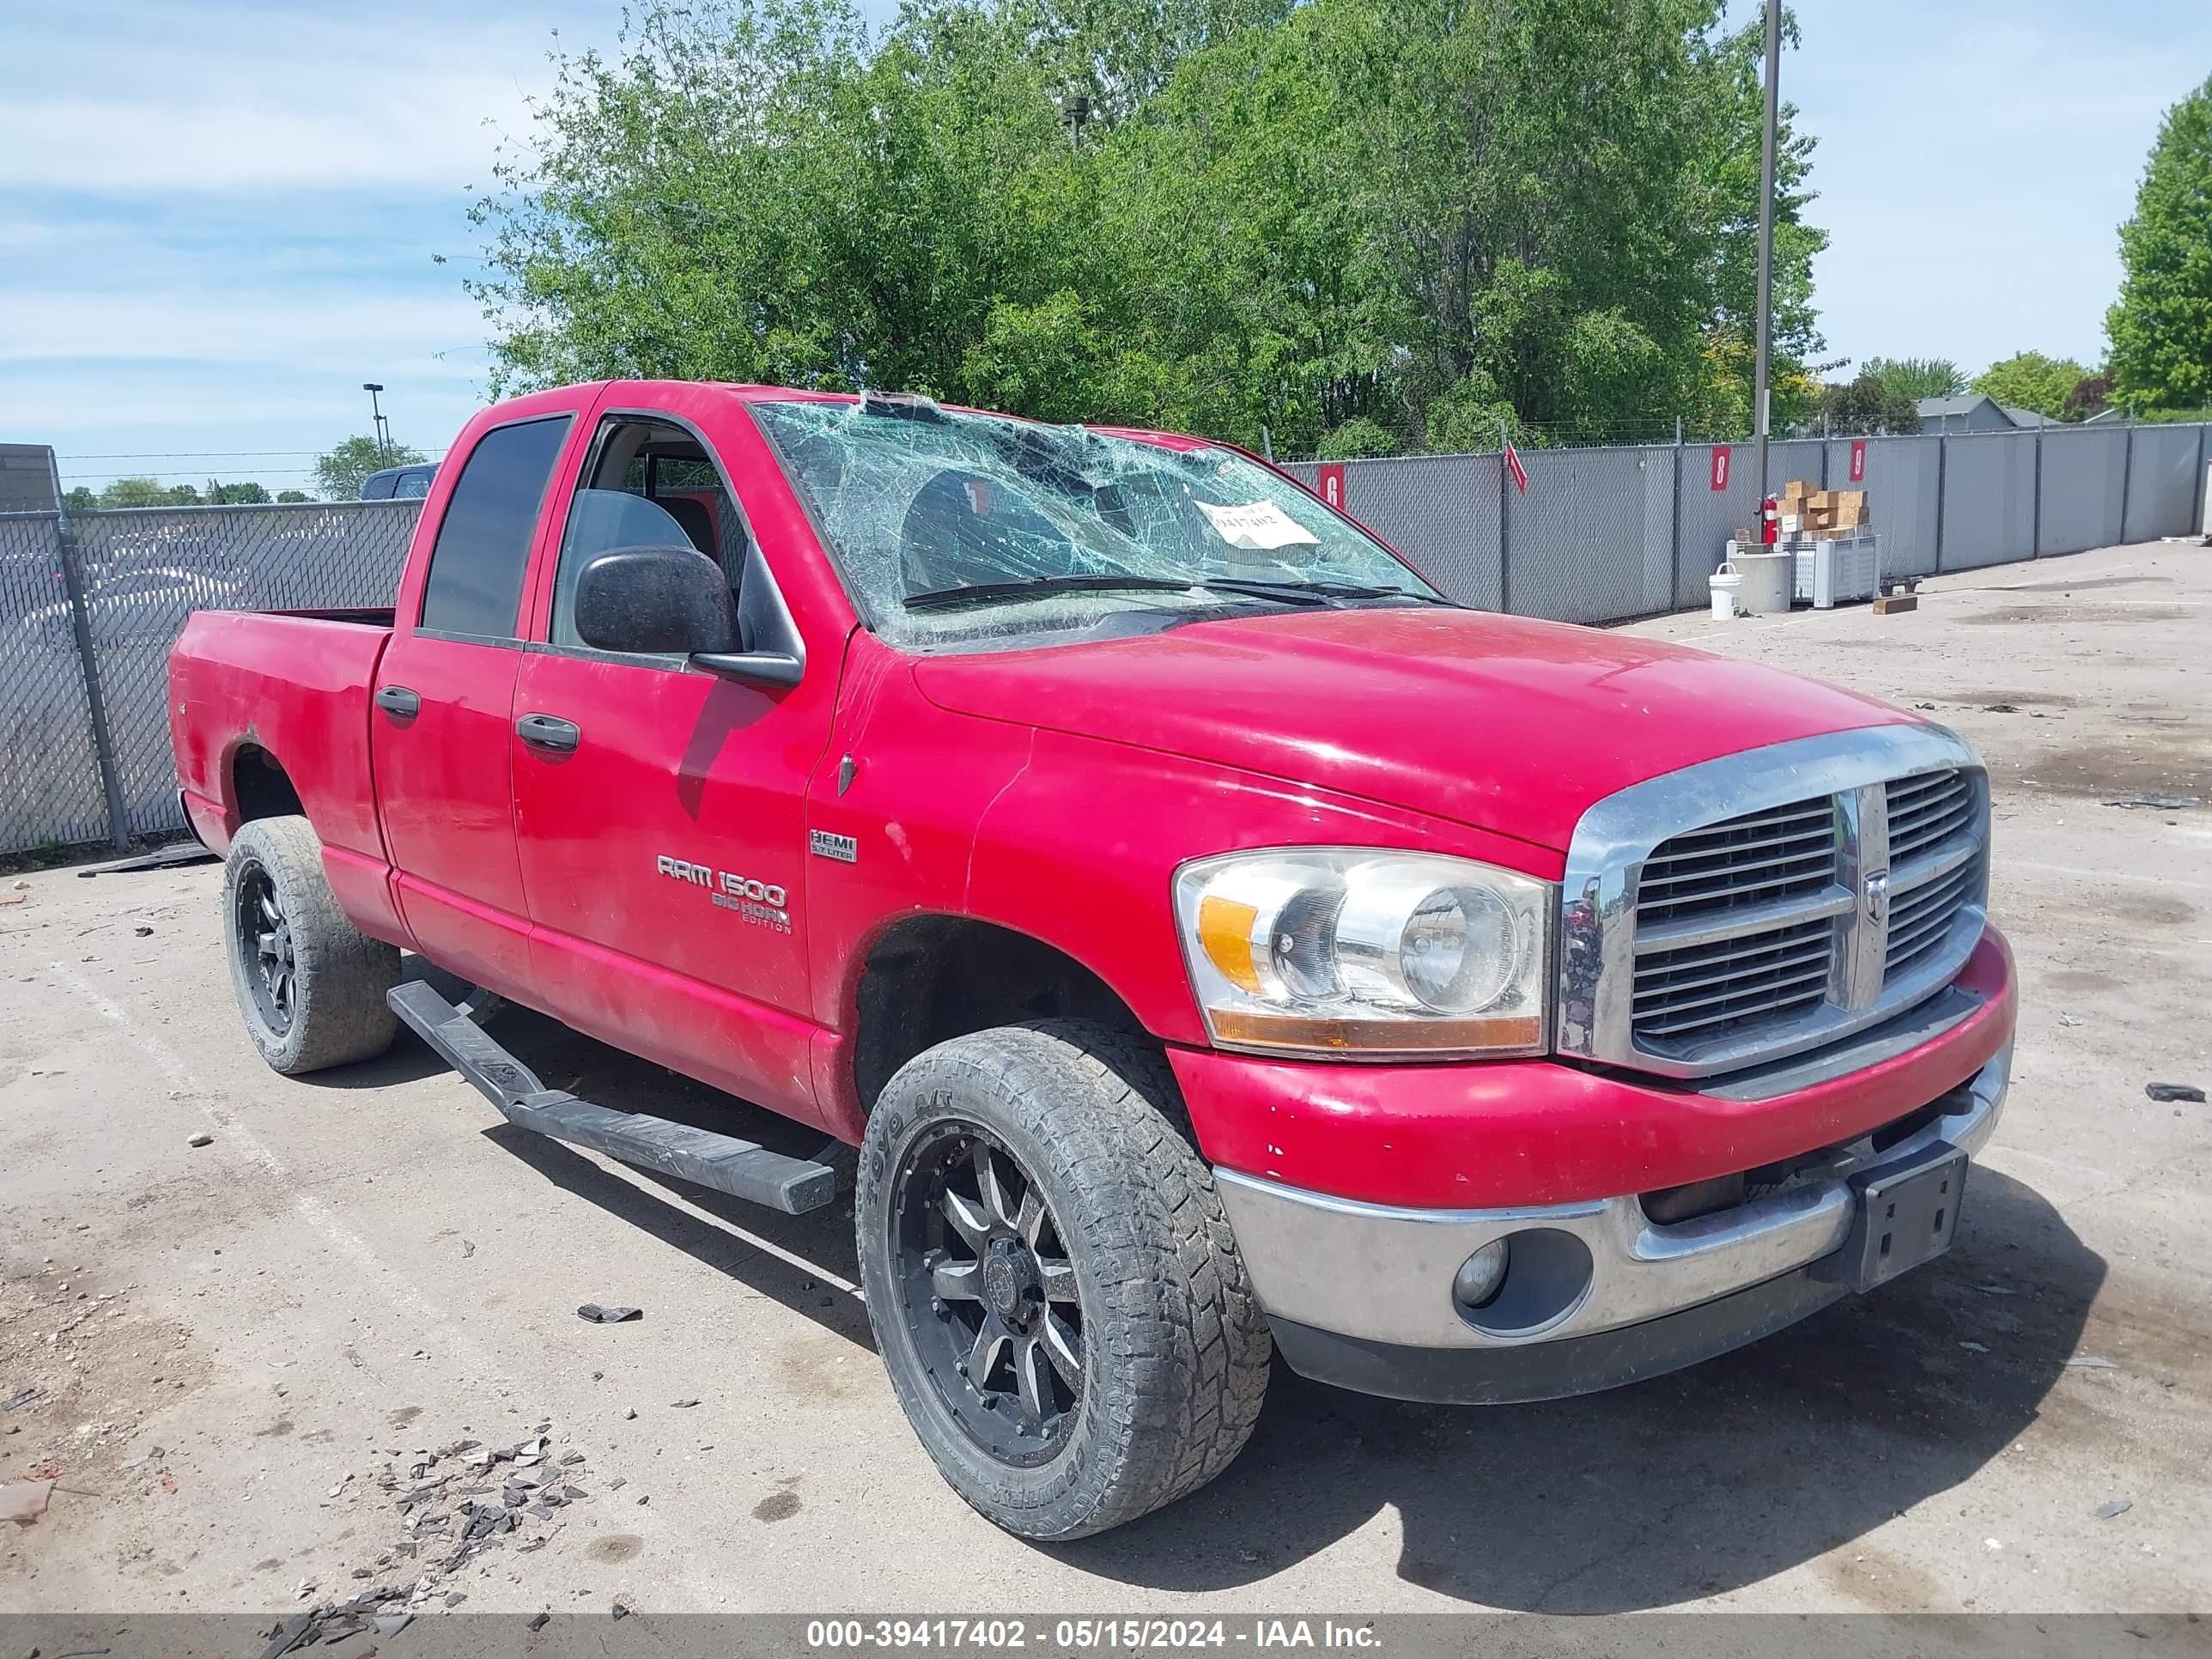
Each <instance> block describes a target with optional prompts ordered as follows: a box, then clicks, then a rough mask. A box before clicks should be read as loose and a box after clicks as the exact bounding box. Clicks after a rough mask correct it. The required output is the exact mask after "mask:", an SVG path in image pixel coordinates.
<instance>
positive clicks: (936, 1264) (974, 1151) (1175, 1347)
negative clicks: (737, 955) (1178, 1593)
mask: <svg viewBox="0 0 2212 1659" xmlns="http://www.w3.org/2000/svg"><path fill="white" fill-rule="evenodd" d="M854 1211H855V1217H856V1220H857V1223H858V1228H859V1246H860V1273H861V1278H862V1280H863V1282H864V1284H865V1285H866V1291H867V1299H868V1314H869V1318H870V1320H871V1321H872V1323H873V1324H874V1327H875V1331H876V1339H877V1346H878V1348H879V1349H880V1350H881V1351H882V1353H883V1356H884V1365H885V1367H886V1369H887V1370H889V1371H890V1377H891V1383H892V1386H893V1388H894V1389H895V1390H896V1393H897V1395H898V1399H899V1403H900V1405H901V1407H903V1409H904V1410H905V1412H906V1414H907V1419H908V1421H909V1422H910V1423H911V1424H912V1425H914V1429H915V1433H916V1434H917V1435H919V1436H920V1437H921V1442H922V1444H923V1446H924V1448H925V1449H927V1451H928V1452H929V1455H930V1456H931V1457H932V1458H933V1460H935V1462H936V1463H937V1466H938V1468H939V1470H940V1471H941V1472H942V1473H943V1474H944V1475H945V1479H946V1480H948V1481H950V1482H951V1485H952V1486H953V1488H954V1490H955V1491H957V1492H959V1494H960V1495H961V1496H962V1497H963V1498H966V1499H967V1500H968V1502H969V1504H973V1505H974V1506H975V1508H976V1509H977V1510H981V1512H982V1513H983V1514H984V1515H985V1516H987V1517H988V1518H989V1519H991V1520H992V1521H994V1522H996V1523H997V1524H999V1525H1000V1526H1001V1527H1004V1528H1006V1529H1007V1530H1008V1531H1009V1532H1012V1533H1016V1534H1020V1535H1021V1536H1023V1537H1026V1538H1036V1539H1042V1540H1049V1539H1065V1538H1079V1537H1082V1536H1084V1535H1085V1534H1091V1533H1097V1532H1103V1531H1104V1530H1106V1529H1107V1528H1109V1527H1115V1526H1119V1525H1121V1524H1122V1523H1123V1522H1127V1521H1132V1520H1134V1519H1135V1518H1137V1517H1138V1516H1141V1515H1144V1514H1146V1512H1148V1511H1150V1510H1154V1509H1158V1507H1160V1506H1161V1505H1162V1504H1169V1503H1172V1502H1174V1501H1175V1500H1176V1498H1181V1497H1182V1496H1184V1495H1185V1494H1186V1493H1188V1492H1193V1491H1195V1490H1196V1489H1197V1488H1198V1487H1199V1486H1203V1485H1204V1484H1205V1483H1206V1481H1208V1480H1212V1478H1213V1477H1214V1476H1215V1475H1217V1474H1219V1473H1220V1472H1221V1471H1222V1470H1223V1469H1225V1468H1227V1467H1228V1466H1229V1464H1230V1462H1231V1460H1233V1459H1234V1458H1235V1457H1236V1455H1237V1452H1238V1451H1239V1450H1241V1449H1243V1444H1244V1442H1245V1440H1246V1438H1247V1437H1249V1435H1250V1433H1251V1431H1252V1425H1253V1424H1254V1422H1255V1420H1256V1419H1257V1418H1258V1416H1259V1412H1260V1405H1261V1399H1262V1397H1263V1395H1264V1394H1265V1392H1266V1389H1267V1371H1268V1365H1269V1356H1270V1352H1271V1344H1270V1341H1269V1339H1268V1335H1267V1322H1266V1320H1265V1318H1264V1317H1263V1316H1261V1313H1260V1310H1259V1308H1258V1306H1257V1304H1255V1302H1254V1300H1253V1298H1252V1295H1251V1291H1250V1287H1249V1285H1248V1284H1247V1282H1246V1280H1245V1277H1244V1268H1243V1261H1242V1259H1241V1258H1240V1257H1239V1256H1238V1255H1237V1244H1236V1240H1235V1238H1234V1237H1233V1236H1232V1235H1231V1232H1230V1230H1229V1225H1228V1222H1227V1220H1226V1219H1225V1218H1224V1216H1223V1214H1222V1212H1221V1206H1220V1202H1219V1200H1218V1197H1217V1196H1216V1194H1215V1192H1214V1188H1213V1179H1212V1171H1211V1170H1208V1169H1207V1167H1206V1163H1205V1161H1204V1160H1203V1159H1202V1158H1200V1157H1199V1155H1198V1153H1197V1152H1196V1150H1195V1149H1194V1147H1193V1146H1191V1144H1190V1142H1189V1140H1188V1139H1187V1138H1186V1137H1185V1135H1184V1133H1183V1132H1182V1127H1181V1122H1180V1113H1179V1111H1178V1109H1177V1101H1176V1091H1175V1085H1174V1080H1173V1079H1172V1077H1171V1076H1170V1073H1169V1072H1168V1070H1167V1066H1166V1064H1165V1062H1164V1060H1163V1059H1162V1058H1161V1056H1160V1055H1159V1054H1158V1051H1157V1050H1155V1049H1153V1048H1151V1047H1150V1046H1149V1045H1148V1044H1146V1043H1145V1042H1142V1041H1141V1040H1139V1039H1136V1038H1133V1037H1131V1036H1127V1035H1126V1034H1124V1033H1121V1032H1117V1031H1112V1030H1107V1029H1105V1028H1103V1027H1100V1026H1095V1025H1090V1024H1085V1023H1082V1022H1078V1021H1072V1020H1050V1021H1040V1022H1038V1023H1036V1024H1030V1025H1023V1026H1008V1027H1004V1028H1001V1029H1000V1030H990V1031H981V1032H977V1033H975V1034H974V1035H972V1036H963V1037H958V1038H956V1039H954V1040H953V1041H951V1042H945V1043H941V1044H939V1046H938V1047H936V1048H932V1049H930V1050H929V1051H928V1052H927V1053H926V1054H921V1055H920V1056H918V1057H916V1058H915V1060H911V1061H909V1062H908V1064H907V1065H906V1066H904V1067H903V1068H902V1069H901V1071H900V1072H899V1073H898V1074H897V1075H896V1077H894V1078H893V1079H891V1080H890V1083H889V1084H888V1085H885V1087H884V1092H883V1095H882V1097H881V1098H880V1099H878V1102H877V1103H876V1108H875V1111H874V1113H873V1115H872V1116H871V1118H870V1119H869V1123H868V1134H867V1139H866V1144H865V1145H864V1146H863V1147H862V1148H861V1156H860V1179H859V1185H858V1189H857V1194H856V1202H855V1206H854Z"/></svg>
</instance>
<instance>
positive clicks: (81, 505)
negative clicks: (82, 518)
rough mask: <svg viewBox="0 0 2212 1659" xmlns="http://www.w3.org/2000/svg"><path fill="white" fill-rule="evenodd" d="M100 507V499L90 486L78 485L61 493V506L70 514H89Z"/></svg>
mask: <svg viewBox="0 0 2212 1659" xmlns="http://www.w3.org/2000/svg"><path fill="white" fill-rule="evenodd" d="M99 505H100V497H99V496H97V495H94V493H93V490H92V486H91V485H90V484H78V485H76V487H75V488H73V489H65V490H64V491H63V492H62V506H63V507H65V508H67V509H68V510H69V511H70V512H71V513H89V512H91V511H92V509H93V508H94V507H98V506H99Z"/></svg>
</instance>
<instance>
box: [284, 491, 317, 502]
mask: <svg viewBox="0 0 2212 1659" xmlns="http://www.w3.org/2000/svg"><path fill="white" fill-rule="evenodd" d="M276 499H277V500H278V501H283V502H284V503H286V504H288V505H289V504H290V503H292V502H295V501H313V500H314V499H315V498H314V497H313V495H309V494H307V491H306V490H304V489H280V490H278V491H277V492H276Z"/></svg>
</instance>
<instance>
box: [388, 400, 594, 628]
mask: <svg viewBox="0 0 2212 1659" xmlns="http://www.w3.org/2000/svg"><path fill="white" fill-rule="evenodd" d="M568 421H569V417H568V416H566V415H556V416H551V417H550V418H549V419H546V420H542V421H521V422H516V423H515V424H514V425H513V426H501V427H495V428H492V430H490V431H489V432H487V433H486V434H484V435H483V438H481V439H480V440H478V441H477V447H476V448H475V449H473V450H471V452H470V453H469V458H468V460H467V462H466V464H465V465H463V466H462V468H461V476H460V477H459V479H458V480H456V481H455V483H454V484H453V495H451V496H450V497H449V498H448V499H447V502H446V516H445V520H444V521H443V522H442V523H441V524H440V525H439V526H438V539H437V540H436V542H435V543H434V544H432V545H431V549H430V574H429V577H428V580H426V581H425V582H424V584H423V587H422V622H421V626H422V627H423V628H425V629H429V630H431V631H433V632H435V633H441V634H465V635H471V636H473V637H475V638H477V639H493V640H511V639H513V637H514V636H515V613H516V611H518V610H519V609H520V605H521V602H522V578H523V573H524V572H525V571H526V569H527V568H528V567H529V564H530V545H531V543H532V540H533V539H534V538H535V537H536V535H537V531H538V509H539V507H541V506H543V504H544V500H545V485H546V483H547V481H548V480H549V479H550V478H551V477H552V476H553V463H554V462H555V460H556V459H558V458H559V456H560V453H561V444H562V440H563V439H565V438H566V437H567V436H568Z"/></svg>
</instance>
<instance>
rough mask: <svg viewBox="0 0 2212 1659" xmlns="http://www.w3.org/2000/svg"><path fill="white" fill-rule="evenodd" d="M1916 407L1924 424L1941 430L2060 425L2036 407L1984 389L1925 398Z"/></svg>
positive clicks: (1975, 430)
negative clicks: (2004, 400)
mask: <svg viewBox="0 0 2212 1659" xmlns="http://www.w3.org/2000/svg"><path fill="white" fill-rule="evenodd" d="M1913 407H1914V408H1915V409H1917V410H1919V411H1920V424H1921V425H1922V426H1923V427H1935V428H1938V429H1941V428H1945V427H1948V428H1951V429H1952V430H1954V431H1959V430H1965V431H1970V432H1992V431H1996V430H1999V429H2001V428H2004V427H2008V426H2055V425H2057V422H2055V421H2053V420H2051V419H2049V418H2047V417H2046V416H2043V415H2041V414H2039V413H2038V412H2037V411H2036V410H2033V409H2022V408H2021V407H2019V406H2018V405H2017V404H2001V403H1999V402H1998V401H1997V400H1996V398H1992V397H1990V395H1989V394H1988V393H1987V392H1968V393H1967V394H1966V396H1965V397H1963V398H1921V399H1920V400H1919V401H1918V402H1917V403H1916V404H1914V405H1913Z"/></svg>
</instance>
